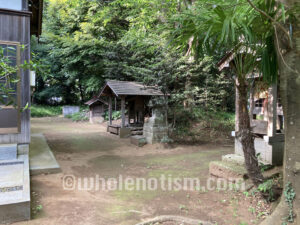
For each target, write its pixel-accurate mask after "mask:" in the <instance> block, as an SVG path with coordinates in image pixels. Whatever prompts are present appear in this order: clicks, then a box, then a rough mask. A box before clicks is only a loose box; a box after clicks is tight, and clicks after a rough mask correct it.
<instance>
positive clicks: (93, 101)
mask: <svg viewBox="0 0 300 225" xmlns="http://www.w3.org/2000/svg"><path fill="white" fill-rule="evenodd" d="M96 102H101V103H103V104H106V105H108V103H107V102H105V101H103V100H101V99H99V98H98V97H97V96H94V97H93V98H92V99H91V100H89V101H87V102H86V103H84V104H85V105H88V106H91V105H93V104H94V103H96Z"/></svg>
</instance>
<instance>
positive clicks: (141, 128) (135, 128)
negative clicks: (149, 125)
mask: <svg viewBox="0 0 300 225" xmlns="http://www.w3.org/2000/svg"><path fill="white" fill-rule="evenodd" d="M130 129H131V131H140V130H143V129H144V128H143V127H130Z"/></svg>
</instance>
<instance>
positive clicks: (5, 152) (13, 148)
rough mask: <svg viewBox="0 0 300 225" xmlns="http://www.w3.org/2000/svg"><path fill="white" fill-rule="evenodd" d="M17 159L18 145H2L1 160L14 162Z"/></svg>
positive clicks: (0, 148) (0, 149) (0, 150)
mask: <svg viewBox="0 0 300 225" xmlns="http://www.w3.org/2000/svg"><path fill="white" fill-rule="evenodd" d="M16 158H17V144H5V145H0V160H13V159H16Z"/></svg>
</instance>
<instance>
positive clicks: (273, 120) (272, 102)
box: [268, 84, 277, 137]
mask: <svg viewBox="0 0 300 225" xmlns="http://www.w3.org/2000/svg"><path fill="white" fill-rule="evenodd" d="M276 131H277V84H273V85H272V86H271V87H270V88H269V94H268V136H269V137H274V136H275V135H276Z"/></svg>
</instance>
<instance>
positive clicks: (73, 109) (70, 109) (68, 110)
mask: <svg viewBox="0 0 300 225" xmlns="http://www.w3.org/2000/svg"><path fill="white" fill-rule="evenodd" d="M79 112H80V107H79V106H64V107H63V115H64V117H65V116H68V115H73V114H74V113H79Z"/></svg>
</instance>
